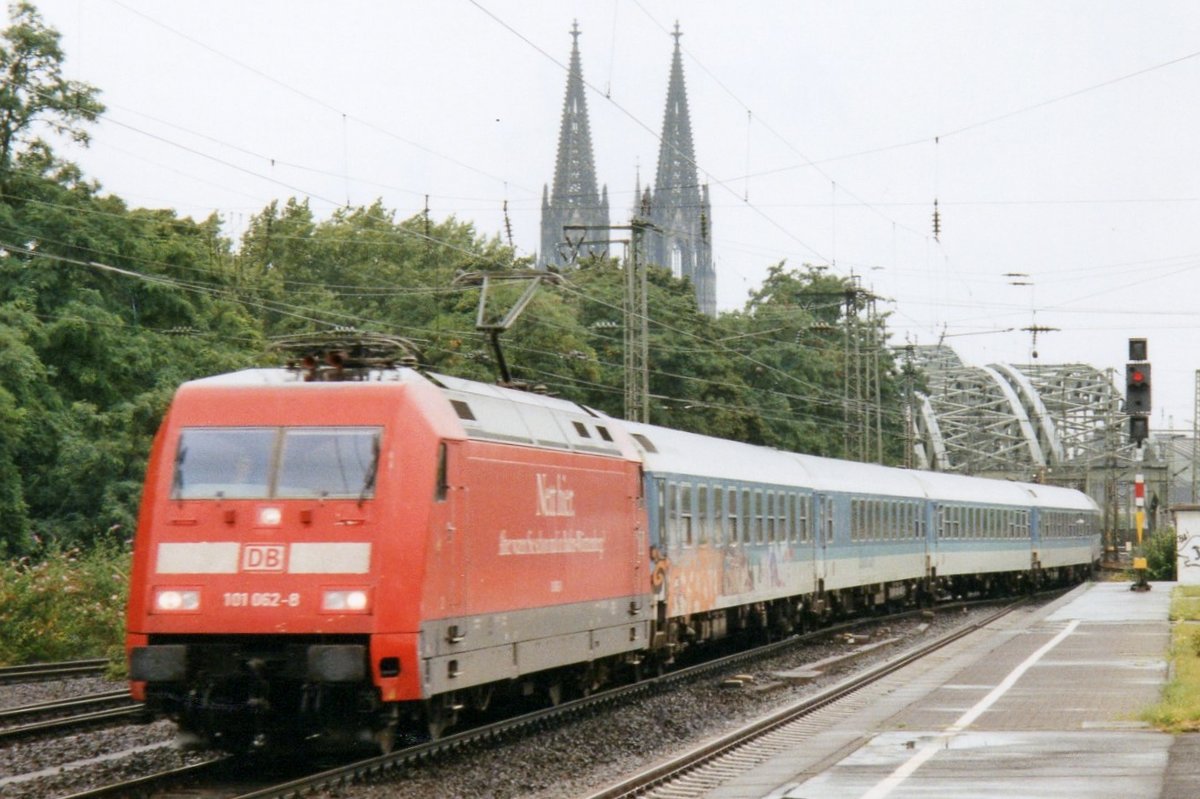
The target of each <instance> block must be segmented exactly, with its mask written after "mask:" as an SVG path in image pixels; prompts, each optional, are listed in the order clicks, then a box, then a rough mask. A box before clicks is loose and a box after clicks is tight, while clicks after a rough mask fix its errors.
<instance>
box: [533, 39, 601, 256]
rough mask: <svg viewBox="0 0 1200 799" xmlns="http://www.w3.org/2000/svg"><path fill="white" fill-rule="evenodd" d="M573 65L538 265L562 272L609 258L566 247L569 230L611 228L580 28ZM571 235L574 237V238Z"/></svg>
mask: <svg viewBox="0 0 1200 799" xmlns="http://www.w3.org/2000/svg"><path fill="white" fill-rule="evenodd" d="M571 40H572V41H571V64H570V67H569V68H568V70H567V96H566V99H565V100H564V101H563V112H562V124H561V126H560V127H559V130H558V159H557V160H556V161H555V162H554V188H553V190H551V189H550V188H549V187H546V186H543V187H542V249H541V252H540V253H539V254H538V266H539V267H540V268H542V269H545V268H546V267H547V266H557V267H563V266H568V265H569V264H571V263H572V261H573V256H575V255H577V256H578V257H581V258H582V257H584V256H586V255H592V254H595V255H606V254H607V253H608V245H607V244H588V245H583V246H582V247H581V248H580V249H579V251H578V253H572V252H570V251H569V249H568V247H567V246H566V245H565V241H566V239H565V237H564V235H563V228H564V227H565V226H567V225H587V226H589V227H596V228H607V227H608V187H607V186H604V187H602V188H601V189H600V190H599V191H597V188H596V160H595V157H594V156H593V155H592V131H591V127H590V126H589V124H588V113H587V95H586V94H585V93H584V86H583V67H582V66H581V64H580V62H579V24H578V23H576V24H574V25H572V26H571ZM574 235H576V234H572V238H574ZM608 238H609V233H608V230H606V229H601V230H595V231H590V232H589V233H587V234H586V239H587V240H593V241H595V240H600V241H607V240H608Z"/></svg>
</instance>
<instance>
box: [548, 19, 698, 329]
mask: <svg viewBox="0 0 1200 799" xmlns="http://www.w3.org/2000/svg"><path fill="white" fill-rule="evenodd" d="M682 35H683V34H682V33H681V32H680V30H679V24H678V23H676V25H675V31H674V33H673V34H672V36H674V38H675V51H674V54H673V56H672V58H671V72H670V77H669V80H668V84H667V103H666V109H665V111H664V112H663V125H662V134H661V136H660V143H659V150H658V169H657V171H656V173H655V178H654V186H653V187H652V188H651V187H647V188H646V189H645V190H644V191H643V190H642V188H641V185H640V181H638V185H637V187H636V189H635V192H634V198H635V199H634V203H633V206H634V207H633V209H632V213H633V215H635V216H638V217H641V218H642V219H645V220H646V221H648V222H650V223H651V224H652V225H653V226H654V227H655V228H656V230H652V231H650V232H648V233H647V235H646V239H645V244H644V251H643V252H644V255H645V257H646V260H647V261H649V262H650V263H654V264H658V265H660V266H664V267H667V268H669V269H670V270H671V272H672V273H673V274H674V275H676V276H677V277H686V278H688V279H689V280H691V282H692V285H693V286H694V287H695V291H696V305H697V307H698V308H699V309H700V311H701V313H705V314H708V315H709V316H716V314H717V299H716V297H717V276H716V270H715V268H714V267H713V259H712V205H711V203H710V202H709V196H708V186H707V185H701V184H700V179H699V170H698V168H697V166H696V149H695V145H694V143H693V140H692V122H691V116H690V114H689V113H688V102H687V87H686V85H685V84H684V79H683V58H682V54H681V51H680V46H679V38H680V37H681V36H682ZM571 37H572V40H573V41H572V46H571V63H570V68H569V70H568V72H567V97H566V102H565V103H564V105H563V117H562V124H561V127H560V129H559V137H558V158H557V161H556V162H555V167H554V188H553V190H552V191H551V190H550V189H549V188H543V190H542V249H541V252H540V254H539V256H538V265H539V267H541V268H543V269H544V268H546V267H547V266H550V265H553V266H557V267H565V266H568V265H569V264H570V263H571V260H572V258H571V256H572V253H571V247H570V246H569V245H567V244H566V237H565V236H564V233H563V227H564V226H565V225H587V226H592V227H598V228H604V227H607V226H608V224H609V221H608V218H609V216H608V211H609V208H608V188H607V186H605V187H603V188H602V189H601V190H600V191H597V189H596V186H597V183H596V166H595V159H594V157H593V154H592V137H591V129H590V127H589V125H588V118H587V103H586V100H585V98H584V85H583V70H582V67H581V66H580V59H579V26H578V25H574V26H572V29H571ZM577 235H579V234H578V233H575V234H572V237H574V236H577ZM607 238H608V234H607V233H606V232H604V231H596V232H595V234H594V235H588V236H587V237H586V239H587V240H596V239H607ZM606 252H607V247H606V246H605V245H603V244H590V245H589V244H584V245H581V246H580V247H579V248H578V256H579V257H582V256H584V255H587V254H590V253H601V254H603V253H606Z"/></svg>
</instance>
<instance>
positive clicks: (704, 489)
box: [696, 485, 711, 546]
mask: <svg viewBox="0 0 1200 799" xmlns="http://www.w3.org/2000/svg"><path fill="white" fill-rule="evenodd" d="M696 503H697V504H696V513H697V521H698V522H699V528H700V529H699V534H700V546H707V545H708V527H709V519H710V518H711V516H710V514H709V511H708V486H706V485H703V486H700V487H699V488H697V489H696Z"/></svg>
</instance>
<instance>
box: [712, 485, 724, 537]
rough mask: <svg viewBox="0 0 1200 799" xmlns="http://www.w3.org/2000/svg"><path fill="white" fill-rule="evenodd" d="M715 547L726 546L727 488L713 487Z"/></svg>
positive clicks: (713, 533)
mask: <svg viewBox="0 0 1200 799" xmlns="http://www.w3.org/2000/svg"><path fill="white" fill-rule="evenodd" d="M712 535H713V546H718V547H719V546H723V545H724V544H725V486H713V531H712Z"/></svg>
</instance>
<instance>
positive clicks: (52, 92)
mask: <svg viewBox="0 0 1200 799" xmlns="http://www.w3.org/2000/svg"><path fill="white" fill-rule="evenodd" d="M9 13H10V16H11V18H12V24H10V25H9V27H7V28H5V29H4V31H3V32H0V75H2V76H3V78H2V79H0V188H7V186H8V184H9V179H10V177H11V168H12V165H13V163H14V161H15V160H16V159H15V157H14V156H15V155H16V154H17V153H18V152H19V151H20V150H21V148H22V146H25V147H32V148H34V149H36V148H38V147H40V146H41V142H40V141H39V140H38V139H37V138H36V134H35V131H36V129H37V126H38V125H45V126H47V127H49V128H50V129H51V130H53V131H55V132H56V133H59V134H63V135H66V136H69V137H70V138H72V139H74V140H75V141H77V142H80V143H85V144H86V143H87V140H88V134H87V130H86V129H85V128H84V127H82V125H81V124H80V123H82V122H91V121H94V120H95V119H96V118H97V117H98V116H99V115H100V114H101V113H103V111H104V106H103V105H101V104H100V102H99V101H98V100H97V99H96V95H97V94H98V92H97V90H96V89H95V88H94V87H92V86H89V85H87V84H86V83H80V82H78V81H71V80H66V79H65V78H63V76H62V61H63V53H62V49H61V48H60V47H59V34H58V31H56V30H53V29H52V28H47V27H46V26H45V25H44V24H43V23H42V18H41V16H40V15H39V14H38V12H37V10H36V9H35V8H34V7H33V6H32V5H31V4H30V3H27V2H18V3H15V4H14V5H13V6H12V7H11V9H10V12H9Z"/></svg>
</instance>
